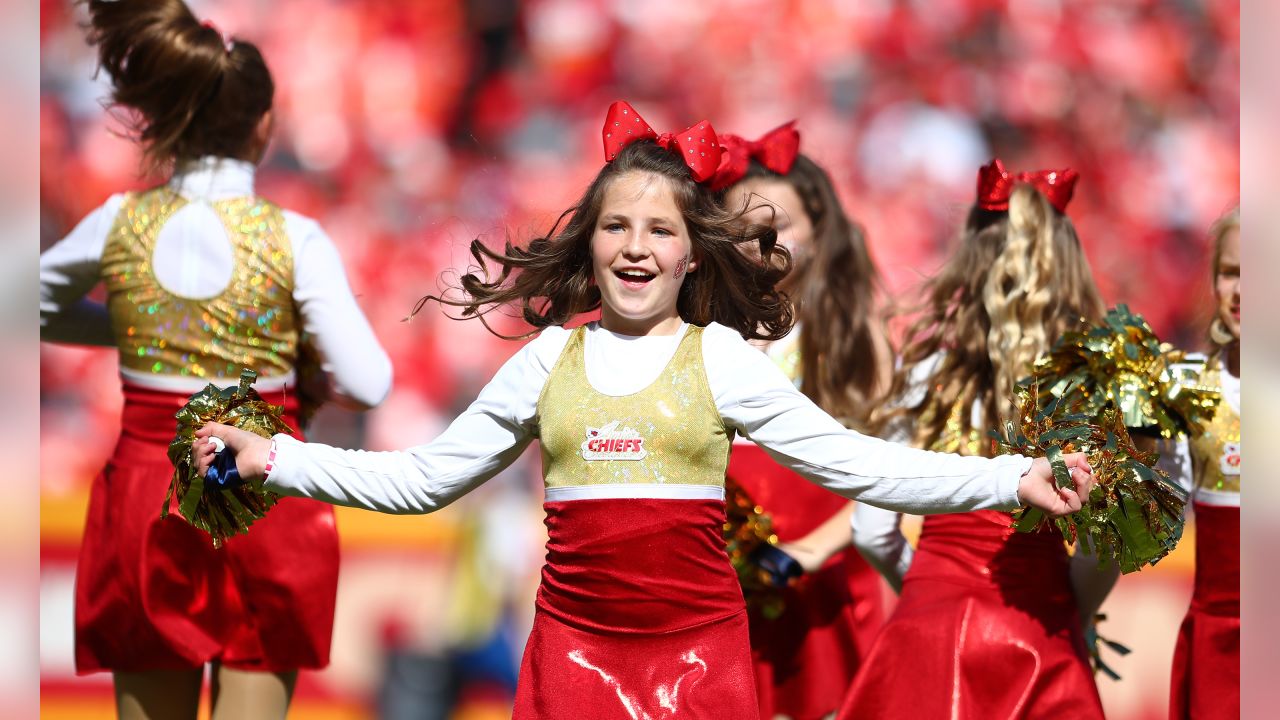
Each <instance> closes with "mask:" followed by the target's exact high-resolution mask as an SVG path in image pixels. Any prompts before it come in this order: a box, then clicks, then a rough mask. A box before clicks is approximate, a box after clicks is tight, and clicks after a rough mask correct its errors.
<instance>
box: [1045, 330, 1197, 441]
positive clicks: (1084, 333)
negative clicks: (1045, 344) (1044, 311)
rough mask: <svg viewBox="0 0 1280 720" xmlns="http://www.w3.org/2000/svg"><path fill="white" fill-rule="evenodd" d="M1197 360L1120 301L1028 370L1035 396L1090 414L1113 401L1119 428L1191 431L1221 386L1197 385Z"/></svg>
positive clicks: (1163, 433)
mask: <svg viewBox="0 0 1280 720" xmlns="http://www.w3.org/2000/svg"><path fill="white" fill-rule="evenodd" d="M1203 364H1204V363H1203V361H1200V362H1195V361H1189V360H1187V357H1186V353H1184V352H1182V351H1181V350H1177V349H1175V348H1174V347H1173V346H1171V345H1169V344H1168V343H1161V342H1160V340H1159V338H1157V337H1156V335H1155V333H1154V332H1152V330H1151V326H1150V325H1148V324H1147V321H1146V320H1144V319H1143V318H1142V316H1141V315H1136V314H1134V313H1131V312H1130V311H1129V308H1128V307H1127V306H1125V305H1120V306H1117V307H1115V308H1113V309H1111V310H1110V311H1108V312H1107V315H1106V317H1105V318H1103V320H1102V322H1100V323H1098V324H1097V325H1093V326H1089V327H1087V328H1085V329H1083V330H1075V331H1072V332H1068V333H1066V334H1064V335H1063V336H1062V337H1061V338H1060V339H1059V340H1058V341H1057V342H1056V343H1054V346H1053V349H1052V350H1050V351H1049V353H1048V354H1047V355H1045V356H1044V357H1042V358H1040V360H1039V361H1037V362H1036V365H1035V370H1034V373H1035V374H1034V377H1035V378H1036V379H1038V380H1039V387H1040V402H1041V403H1045V402H1048V401H1049V400H1050V399H1051V398H1060V399H1062V400H1064V401H1065V402H1066V404H1067V406H1068V407H1069V408H1071V410H1072V412H1077V413H1081V414H1084V415H1086V416H1089V417H1097V416H1099V415H1100V414H1101V413H1102V410H1103V408H1104V407H1106V406H1107V405H1108V404H1114V405H1115V407H1116V408H1118V409H1119V411H1120V415H1121V419H1122V421H1123V423H1124V425H1125V427H1128V428H1130V429H1137V430H1139V431H1141V432H1144V433H1148V434H1158V435H1160V436H1161V437H1165V438H1171V437H1174V436H1175V435H1195V434H1198V433H1199V432H1201V431H1202V430H1203V428H1204V424H1205V423H1207V422H1208V421H1209V420H1211V419H1212V418H1213V413H1214V410H1215V408H1217V406H1218V399H1219V395H1220V393H1219V392H1218V391H1217V390H1214V389H1212V388H1207V387H1203V386H1202V385H1200V382H1199V378H1200V372H1201V369H1202V366H1203ZM1026 382H1027V381H1024V384H1026Z"/></svg>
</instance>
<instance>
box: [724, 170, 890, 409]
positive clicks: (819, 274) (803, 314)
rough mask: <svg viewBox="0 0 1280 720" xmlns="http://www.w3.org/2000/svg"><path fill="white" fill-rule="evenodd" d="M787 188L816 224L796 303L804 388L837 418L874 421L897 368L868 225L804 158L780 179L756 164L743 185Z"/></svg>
mask: <svg viewBox="0 0 1280 720" xmlns="http://www.w3.org/2000/svg"><path fill="white" fill-rule="evenodd" d="M752 178H758V179H763V180H780V181H782V182H786V183H788V184H789V185H791V187H792V188H793V189H794V190H795V191H796V194H797V195H799V196H800V200H801V202H802V203H803V204H804V209H805V212H806V213H807V214H808V216H809V221H810V222H811V223H812V224H813V252H812V253H810V255H809V256H808V258H806V259H805V260H804V261H803V264H800V265H799V266H798V267H797V268H796V269H795V272H796V273H797V278H796V281H795V283H794V284H793V285H792V286H791V287H794V288H796V290H795V292H794V293H793V296H792V300H793V302H794V304H795V313H796V321H797V323H799V325H800V327H801V328H802V330H801V332H800V370H801V379H800V383H801V384H800V390H801V392H803V393H804V394H805V395H807V396H809V398H810V399H811V400H813V401H814V403H815V404H817V405H818V406H819V407H821V408H822V409H824V410H826V411H827V412H828V413H830V414H831V415H833V416H834V417H837V418H841V419H842V420H844V421H846V422H850V423H852V424H853V425H855V426H862V425H863V424H865V422H866V421H867V419H868V417H869V416H870V414H871V410H872V409H873V407H874V403H875V401H876V400H877V398H878V395H879V393H881V392H883V391H884V389H885V388H883V387H881V378H882V377H884V375H885V374H886V373H887V372H888V371H889V370H890V368H886V367H883V366H884V365H885V364H886V356H887V355H888V353H886V352H884V351H883V349H882V348H883V347H884V346H878V341H879V342H881V343H883V342H886V341H885V339H884V338H885V336H886V333H885V330H884V325H883V319H882V318H881V317H880V316H879V314H878V309H877V304H876V297H877V294H878V293H879V290H880V282H881V281H880V273H879V272H878V271H877V270H876V266H875V264H874V263H873V262H872V261H871V255H870V253H868V252H867V242H866V236H865V234H864V233H863V230H862V227H861V226H860V225H858V224H857V223H855V222H853V221H852V220H851V219H850V218H849V216H848V215H847V214H846V213H845V211H844V207H843V206H842V205H841V203H840V198H839V197H838V196H837V195H836V190H835V186H834V184H833V183H832V182H831V177H830V176H829V175H827V172H826V171H825V170H823V169H822V168H821V167H819V166H818V164H817V163H815V162H813V160H811V159H809V158H808V157H807V156H805V155H798V156H797V157H796V160H795V163H794V164H793V165H792V167H791V170H790V171H789V172H788V173H787V174H786V175H779V174H777V173H775V172H773V171H772V170H769V169H768V168H766V167H764V166H763V165H761V164H760V163H758V162H756V161H754V160H752V161H751V163H750V165H749V166H748V169H747V174H746V175H745V176H744V180H746V179H752Z"/></svg>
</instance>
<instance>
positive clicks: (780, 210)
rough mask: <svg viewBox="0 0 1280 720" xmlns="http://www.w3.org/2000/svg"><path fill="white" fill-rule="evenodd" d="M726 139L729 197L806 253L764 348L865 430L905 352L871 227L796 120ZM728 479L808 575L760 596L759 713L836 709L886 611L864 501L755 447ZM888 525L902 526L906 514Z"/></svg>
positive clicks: (752, 617) (739, 447) (823, 402)
mask: <svg viewBox="0 0 1280 720" xmlns="http://www.w3.org/2000/svg"><path fill="white" fill-rule="evenodd" d="M721 144H722V145H723V147H724V148H725V159H724V160H722V163H721V169H720V171H719V172H718V173H717V176H716V179H715V181H714V185H716V186H718V187H719V186H727V190H726V197H725V201H726V205H727V207H728V208H730V209H732V210H738V209H745V215H744V218H745V219H746V220H748V221H752V222H755V223H757V224H760V225H772V226H773V227H774V229H775V230H776V231H777V233H778V244H779V245H781V246H783V247H785V248H786V249H787V250H788V251H790V253H791V258H792V260H793V262H794V263H795V267H794V269H793V270H792V272H791V273H790V274H789V275H787V277H786V278H784V280H783V281H782V283H780V288H781V289H782V290H783V291H784V292H786V293H787V295H788V297H789V298H790V299H791V301H792V307H793V311H794V313H795V316H796V326H795V328H794V329H793V330H792V332H791V333H790V334H788V335H787V336H786V337H784V338H782V339H781V340H777V341H775V342H771V343H769V344H768V345H767V346H766V347H765V353H766V354H767V355H768V356H769V357H770V358H772V359H773V361H774V362H775V363H776V364H777V365H778V366H779V367H780V368H781V369H782V371H783V373H784V374H785V375H786V376H787V377H788V378H789V379H790V380H791V381H792V382H793V383H794V384H795V385H797V386H798V387H799V388H800V391H801V392H802V393H804V394H805V395H806V396H807V397H809V398H810V399H811V400H813V401H814V403H815V404H817V405H818V407H820V408H822V409H823V410H825V411H826V412H827V413H829V414H831V415H832V416H833V417H836V418H839V419H840V420H841V422H843V423H844V424H846V425H848V426H850V427H854V428H856V429H859V430H861V429H864V428H865V421H866V420H867V417H868V415H869V414H870V410H871V408H872V407H873V406H874V403H875V402H876V400H877V398H878V397H879V396H880V395H881V394H883V393H884V391H885V390H887V389H888V385H889V381H890V378H891V376H892V372H893V358H892V355H891V352H890V349H889V343H888V341H887V339H886V334H885V330H884V327H883V325H882V324H881V323H880V322H879V321H878V319H877V316H876V307H877V304H876V293H877V286H878V285H879V274H878V273H877V272H876V268H875V265H873V264H872V262H871V256H870V255H869V254H868V252H867V246H866V242H865V240H864V239H863V234H862V229H861V228H860V227H858V226H857V225H856V224H854V223H853V222H852V221H851V220H850V219H849V217H848V216H847V215H846V214H845V212H844V208H843V207H841V204H840V200H839V198H838V197H837V195H836V191H835V187H834V186H833V185H832V183H831V179H830V177H829V176H828V175H827V173H826V171H824V170H823V169H822V168H821V167H819V166H818V165H817V163H815V162H814V161H813V160H811V159H810V158H809V157H807V156H805V155H803V154H800V153H799V144H800V136H799V132H797V130H796V129H795V128H794V126H793V124H792V123H788V124H787V125H784V126H782V127H780V128H777V129H775V130H773V131H770V132H769V133H767V134H765V135H764V136H763V137H761V138H760V139H759V140H755V141H750V140H745V139H743V138H740V137H738V136H736V135H726V136H723V137H722V139H721ZM728 477H729V480H730V481H732V482H733V483H736V484H737V485H738V486H739V487H741V488H742V490H743V491H745V492H746V494H747V495H748V496H749V497H750V498H751V500H752V502H753V503H754V504H756V505H759V506H760V507H762V508H763V509H764V510H765V511H766V512H767V513H768V514H769V516H770V518H771V519H772V530H773V531H774V533H775V534H776V535H777V536H778V539H779V541H780V543H779V546H778V547H779V548H780V549H782V550H783V551H784V552H787V553H788V554H789V555H791V556H793V557H794V558H795V559H796V560H797V561H799V564H800V565H801V566H802V567H803V568H804V569H805V570H806V571H807V573H806V575H804V576H803V577H801V578H800V580H799V582H798V583H797V584H796V585H795V586H793V587H788V588H785V589H782V590H781V591H780V600H781V614H780V615H777V616H776V617H767V616H766V613H764V612H762V611H761V609H760V606H759V605H757V604H749V605H748V620H749V624H750V631H751V655H752V665H753V667H754V668H755V675H756V693H757V694H758V696H759V701H760V703H759V704H760V716H761V717H764V718H795V719H796V720H816V719H817V718H821V717H825V716H827V715H828V714H830V713H833V712H835V710H836V709H837V708H838V707H839V706H840V700H841V699H842V698H843V697H844V694H845V691H846V690H847V689H848V687H849V685H850V683H852V682H853V677H854V674H855V673H856V672H857V670H858V664H859V662H860V660H861V658H862V656H863V655H865V654H866V653H867V651H868V650H870V649H871V643H872V641H873V640H874V638H875V634H876V633H877V632H878V631H879V629H880V624H881V623H882V622H883V620H884V616H883V608H882V603H881V590H880V578H879V577H878V575H877V574H876V572H875V571H874V570H873V569H872V568H871V567H870V566H869V565H867V563H866V562H865V561H864V560H863V559H862V558H861V556H860V555H858V553H857V551H856V550H854V549H853V537H852V534H851V532H850V530H849V520H848V518H849V514H850V513H851V512H852V508H851V507H850V505H849V503H847V502H846V501H845V500H844V499H842V498H841V497H840V496H838V495H834V494H832V493H828V492H824V491H823V490H822V489H820V488H819V487H817V486H816V485H813V484H810V483H807V482H804V481H803V480H802V479H801V478H800V476H799V475H797V474H795V473H794V472H791V471H790V470H787V469H785V468H783V467H782V466H780V465H778V464H777V463H775V462H774V461H772V460H770V459H769V457H768V456H767V455H766V454H765V453H764V451H763V450H762V449H761V448H760V447H759V446H757V445H755V444H753V443H749V442H735V443H734V444H733V451H732V453H731V454H730V456H729V470H728ZM887 529H888V530H889V531H892V532H896V530H897V528H896V526H895V525H894V524H893V523H888V524H887ZM769 615H772V613H769Z"/></svg>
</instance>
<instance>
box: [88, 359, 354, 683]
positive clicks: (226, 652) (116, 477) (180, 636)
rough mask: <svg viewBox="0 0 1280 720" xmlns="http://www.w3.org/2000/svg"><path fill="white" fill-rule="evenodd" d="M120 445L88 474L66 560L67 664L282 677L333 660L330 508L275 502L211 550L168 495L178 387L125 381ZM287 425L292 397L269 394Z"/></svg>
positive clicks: (334, 552)
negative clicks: (82, 513)
mask: <svg viewBox="0 0 1280 720" xmlns="http://www.w3.org/2000/svg"><path fill="white" fill-rule="evenodd" d="M124 395H125V404H124V415H123V418H122V421H121V428H122V429H121V433H120V439H119V441H118V442H117V444H116V448H115V451H114V452H113V453H112V456H111V459H110V461H108V462H107V466H106V468H105V469H103V471H102V472H101V473H100V474H99V475H98V477H97V478H96V479H95V480H94V481H93V486H92V488H91V490H90V496H89V512H88V520H87V521H86V524H85V532H84V539H83V541H82V544H81V547H80V558H79V562H78V564H77V566H76V607H75V623H76V641H75V645H76V670H77V672H79V673H81V674H83V673H90V672H96V671H102V670H118V671H146V670H180V669H190V668H197V667H200V666H201V665H203V664H204V663H206V662H210V661H215V660H216V661H220V662H221V663H223V664H224V665H226V666H227V667H232V668H237V669H241V670H256V671H270V672H277V671H284V670H291V669H297V668H319V667H324V666H325V665H327V664H328V663H329V639H330V634H331V632H332V629H333V606H334V599H335V597H336V594H337V583H338V536H337V531H336V529H335V527H334V521H333V508H332V507H330V506H329V505H326V504H324V503H320V502H316V501H313V500H304V499H300V498H283V499H281V500H280V502H279V504H277V505H276V506H275V507H274V508H272V509H271V511H270V512H269V513H267V516H266V517H265V518H263V519H262V520H259V521H257V522H256V523H254V525H253V527H252V528H251V529H250V532H249V533H248V534H247V535H239V536H236V537H234V538H231V539H229V540H228V541H227V542H226V543H224V544H223V546H222V548H220V549H216V550H215V549H214V547H213V544H212V542H211V541H210V539H209V536H208V535H207V534H205V533H204V532H202V531H200V530H197V529H195V528H193V527H192V526H191V525H189V524H187V522H186V521H185V520H183V519H182V517H181V516H180V515H178V513H177V504H176V502H173V501H172V500H171V501H170V502H171V504H170V505H169V508H170V514H169V516H168V517H166V518H164V519H161V517H160V508H161V505H162V503H163V502H164V497H165V492H166V491H167V490H168V487H169V480H170V478H171V477H172V475H173V466H172V465H170V463H169V458H168V456H167V451H168V448H169V443H170V442H171V441H172V440H173V437H174V434H175V432H176V430H177V424H176V422H175V421H174V414H175V413H176V412H177V411H178V410H179V409H180V408H181V407H182V406H183V405H184V404H186V401H187V396H186V395H180V394H175V393H169V392H160V391H155V390H146V389H142V388H139V387H137V386H134V385H129V384H125V386H124ZM264 397H265V398H266V400H267V401H269V402H271V403H273V404H276V405H284V406H285V420H286V422H288V423H289V424H290V425H292V426H295V427H296V425H297V423H296V420H295V413H296V410H297V407H296V402H295V396H293V395H292V393H290V394H289V396H288V397H286V396H285V395H284V394H283V393H266V394H264Z"/></svg>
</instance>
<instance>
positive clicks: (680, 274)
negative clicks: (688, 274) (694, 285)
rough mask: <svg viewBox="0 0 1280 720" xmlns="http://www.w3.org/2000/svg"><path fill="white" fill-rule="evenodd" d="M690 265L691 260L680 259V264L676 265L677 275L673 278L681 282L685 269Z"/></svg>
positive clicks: (674, 274)
mask: <svg viewBox="0 0 1280 720" xmlns="http://www.w3.org/2000/svg"><path fill="white" fill-rule="evenodd" d="M688 264H689V258H687V257H682V258H680V262H678V263H676V271H675V273H673V274H672V277H674V278H675V279H676V280H679V279H680V278H682V277H684V269H685V266H687V265H688Z"/></svg>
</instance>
